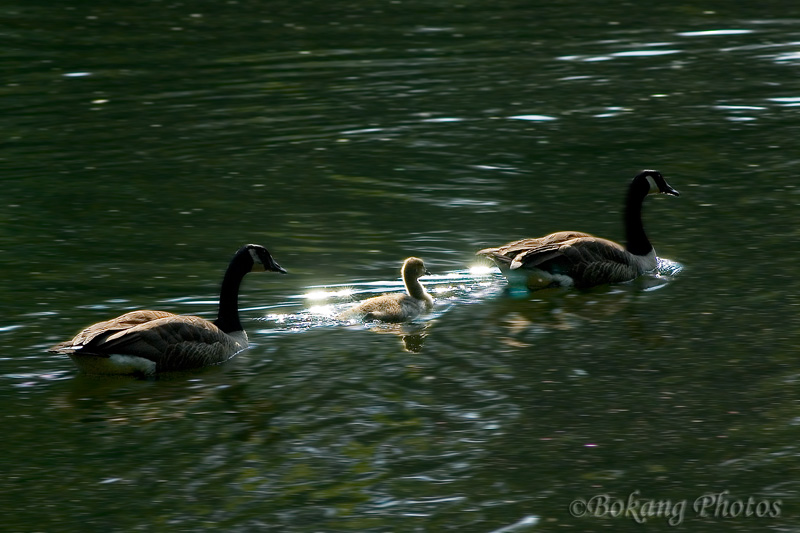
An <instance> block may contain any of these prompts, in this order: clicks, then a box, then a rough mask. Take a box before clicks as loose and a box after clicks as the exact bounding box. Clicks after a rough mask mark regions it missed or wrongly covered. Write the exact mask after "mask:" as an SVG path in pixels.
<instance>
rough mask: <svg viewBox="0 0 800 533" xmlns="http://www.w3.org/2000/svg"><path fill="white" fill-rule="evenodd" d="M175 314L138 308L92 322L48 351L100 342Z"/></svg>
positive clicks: (64, 350)
mask: <svg viewBox="0 0 800 533" xmlns="http://www.w3.org/2000/svg"><path fill="white" fill-rule="evenodd" d="M174 316H177V315H175V314H173V313H168V312H166V311H150V310H138V311H131V312H129V313H125V314H124V315H120V316H118V317H116V318H112V319H111V320H106V321H104V322H98V323H96V324H92V325H91V326H89V327H88V328H86V329H84V330H83V331H81V332H80V333H78V334H77V335H75V337H73V338H71V339H70V340H68V341H64V342H60V343H58V344H56V345H55V346H53V347H52V348H50V350H49V351H51V352H56V353H62V352H72V351H75V350H78V349H81V348H83V347H85V346H87V345H89V344H95V345H97V344H100V343H102V342H103V341H104V340H105V339H107V338H108V337H109V336H111V335H114V334H115V333H119V332H121V331H126V330H129V329H131V328H134V327H136V326H141V325H142V324H147V323H149V322H152V321H154V320H159V319H162V318H167V317H174Z"/></svg>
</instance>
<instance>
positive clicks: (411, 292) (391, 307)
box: [340, 257, 433, 322]
mask: <svg viewBox="0 0 800 533" xmlns="http://www.w3.org/2000/svg"><path fill="white" fill-rule="evenodd" d="M400 272H401V275H402V277H403V283H404V285H405V288H406V292H405V293H404V294H403V293H397V294H383V295H381V296H375V297H373V298H368V299H366V300H364V301H363V302H361V303H360V304H358V305H356V306H354V307H352V308H350V309H348V310H347V311H345V312H344V313H342V314H341V315H340V317H341V318H345V319H348V318H354V317H360V318H363V319H364V320H380V321H382V322H404V321H406V320H411V319H413V318H416V317H417V316H419V315H420V314H422V313H424V312H426V311H429V310H430V309H431V308H433V298H432V297H431V295H430V294H428V292H427V291H426V290H425V287H423V286H422V283H420V281H419V278H420V277H421V276H424V275H426V274H429V272H428V270H427V269H426V268H425V263H424V262H423V261H422V259H419V258H418V257H409V258H408V259H406V260H405V261H404V262H403V267H402V269H401V271H400Z"/></svg>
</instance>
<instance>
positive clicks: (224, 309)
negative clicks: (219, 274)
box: [214, 246, 253, 333]
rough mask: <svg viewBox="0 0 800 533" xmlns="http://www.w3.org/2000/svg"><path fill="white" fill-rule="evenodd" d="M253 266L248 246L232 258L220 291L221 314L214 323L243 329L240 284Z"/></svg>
mask: <svg viewBox="0 0 800 533" xmlns="http://www.w3.org/2000/svg"><path fill="white" fill-rule="evenodd" d="M252 268H253V259H252V257H251V256H250V252H249V250H248V249H247V247H246V246H245V247H243V248H241V249H240V250H239V251H238V252H236V255H235V256H233V259H231V262H230V264H229V265H228V269H227V270H226V271H225V277H223V278H222V288H221V289H220V291H219V314H218V315H217V319H216V320H215V321H214V324H216V326H217V327H218V328H219V329H221V330H222V331H224V332H225V333H231V332H233V331H242V330H243V329H244V328H243V327H242V323H241V322H239V286H240V285H241V284H242V278H244V276H245V275H246V274H247V273H248V272H250V271H251V270H252Z"/></svg>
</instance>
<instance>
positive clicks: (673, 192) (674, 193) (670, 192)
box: [661, 183, 681, 196]
mask: <svg viewBox="0 0 800 533" xmlns="http://www.w3.org/2000/svg"><path fill="white" fill-rule="evenodd" d="M665 185H666V186H667V188H666V190H663V191H661V192H662V193H664V194H668V195H670V196H680V195H681V193H679V192H678V191H676V190H675V189H673V188H672V187H670V185H669V184H668V183H667V184H665Z"/></svg>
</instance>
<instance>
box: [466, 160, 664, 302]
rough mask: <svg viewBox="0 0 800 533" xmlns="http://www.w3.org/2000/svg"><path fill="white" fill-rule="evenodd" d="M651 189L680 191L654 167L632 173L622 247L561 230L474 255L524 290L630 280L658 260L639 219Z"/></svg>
mask: <svg viewBox="0 0 800 533" xmlns="http://www.w3.org/2000/svg"><path fill="white" fill-rule="evenodd" d="M650 194H668V195H670V196H680V193H679V192H678V191H676V190H675V189H673V188H672V187H671V186H670V185H669V183H667V180H666V179H664V176H662V175H661V173H660V172H658V171H657V170H643V171H641V172H640V173H639V174H637V175H636V176H635V177H634V178H633V180H632V181H631V183H630V185H629V186H628V194H627V197H626V200H625V215H624V222H625V233H626V242H625V246H622V245H621V244H619V243H616V242H614V241H610V240H607V239H602V238H600V237H595V236H593V235H590V234H588V233H581V232H577V231H560V232H557V233H551V234H550V235H546V236H544V237H539V238H535V239H522V240H519V241H513V242H509V243H507V244H504V245H503V246H498V247H497V248H484V249H483V250H479V251H478V252H477V254H478V255H482V256H486V257H488V258H489V259H491V260H492V261H494V263H495V264H496V265H497V266H498V267H499V268H500V270H501V271H502V272H503V274H504V275H505V276H506V278H507V279H509V282H510V283H512V282H514V283H515V282H517V281H521V282H524V283H525V285H526V286H527V287H528V288H529V289H539V288H544V287H552V286H575V287H578V288H586V287H592V286H595V285H603V284H606V283H619V282H623V281H630V280H632V279H635V278H637V277H638V276H640V275H641V274H643V273H644V272H647V271H650V270H653V269H654V268H656V266H657V264H658V260H657V258H656V252H655V250H654V249H653V245H652V244H650V240H649V239H648V238H647V234H645V231H644V226H643V224H642V202H643V201H644V199H645V197H646V196H648V195H650Z"/></svg>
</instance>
